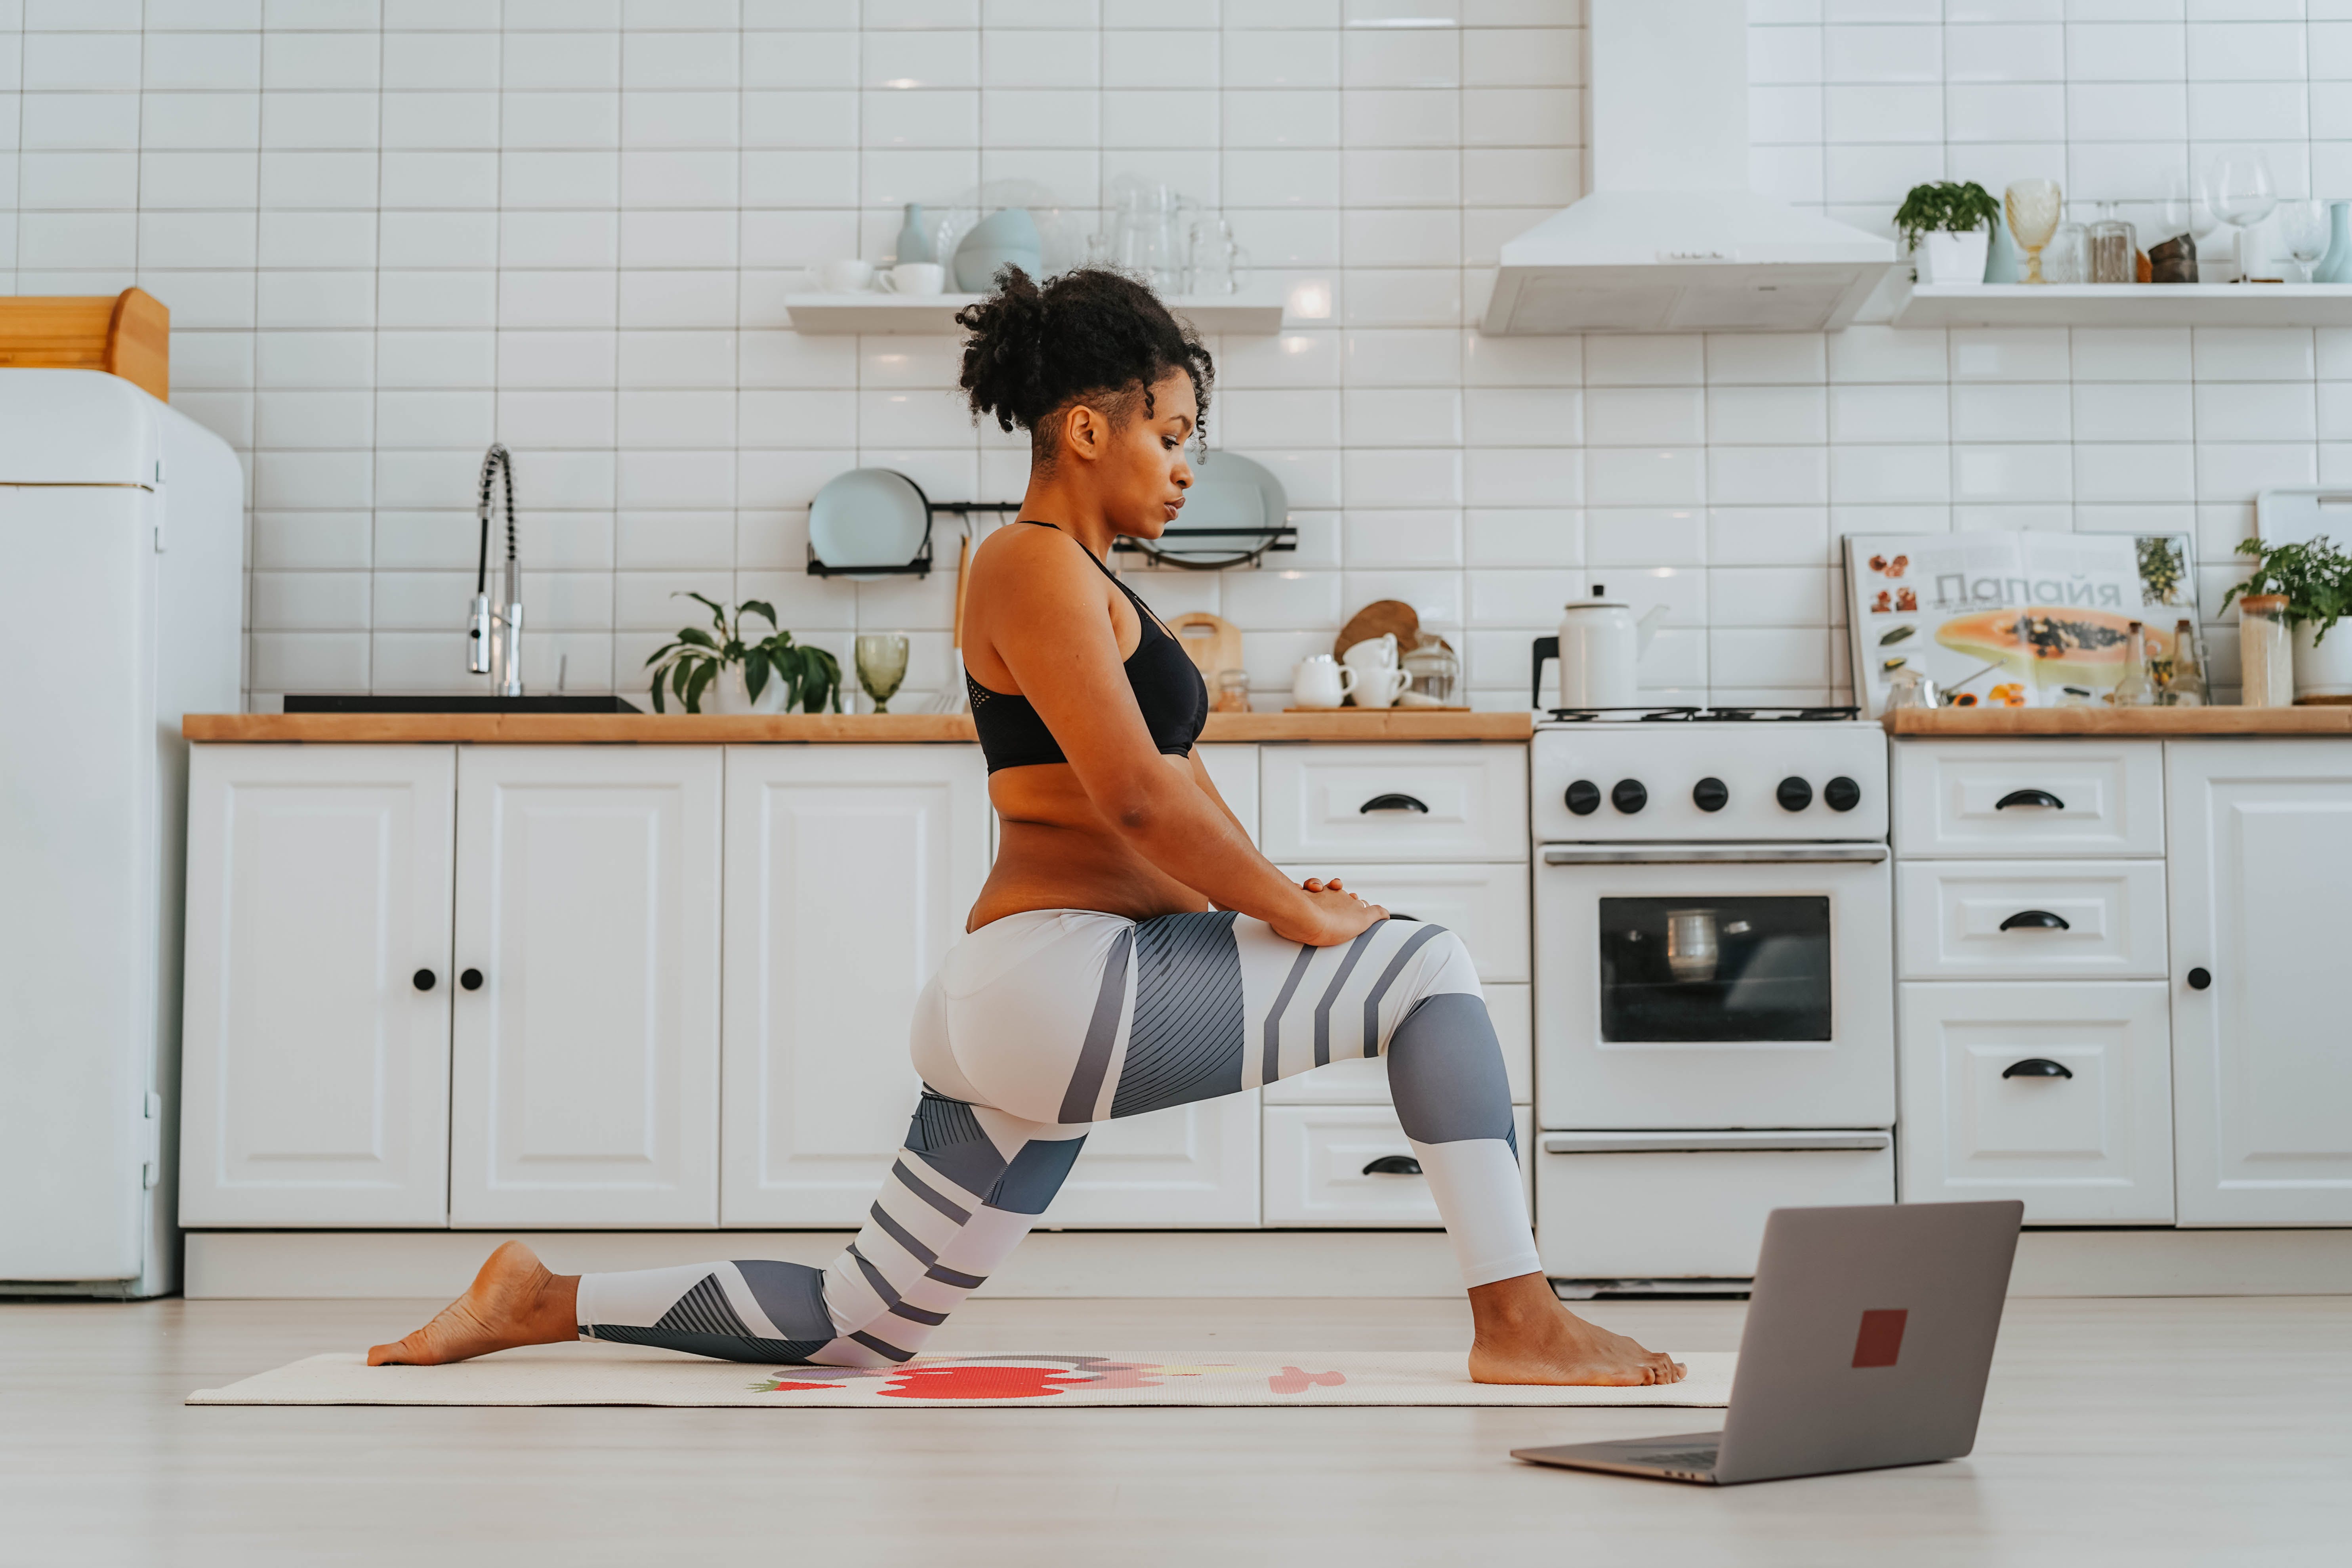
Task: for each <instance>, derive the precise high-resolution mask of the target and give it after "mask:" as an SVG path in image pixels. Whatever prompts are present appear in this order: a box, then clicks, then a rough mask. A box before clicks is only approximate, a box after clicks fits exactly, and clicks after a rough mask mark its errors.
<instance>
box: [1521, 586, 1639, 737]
mask: <svg viewBox="0 0 2352 1568" xmlns="http://www.w3.org/2000/svg"><path fill="white" fill-rule="evenodd" d="M1608 592H1609V590H1608V589H1606V588H1604V587H1602V586H1601V584H1598V583H1595V584H1592V596H1591V598H1589V599H1574V600H1571V601H1570V602H1569V604H1568V605H1567V606H1566V607H1565V608H1564V609H1563V611H1562V612H1561V615H1560V617H1559V637H1557V638H1553V637H1542V638H1538V640H1537V643H1536V658H1537V661H1538V667H1540V664H1541V661H1542V659H1543V657H1544V655H1545V653H1546V652H1548V651H1553V652H1556V653H1557V654H1558V657H1559V705H1560V706H1561V707H1562V708H1631V707H1633V705H1634V689H1635V687H1636V686H1637V685H1638V684H1639V680H1638V677H1637V671H1638V669H1639V667H1640V665H1641V662H1642V655H1643V653H1644V652H1645V651H1647V650H1648V648H1649V646H1650V639H1651V638H1653V637H1655V636H1657V631H1658V623H1659V622H1660V621H1661V620H1663V619H1664V618H1665V614H1666V606H1665V605H1654V606H1652V607H1651V608H1650V609H1648V610H1646V611H1644V612H1643V614H1642V615H1641V616H1640V617H1639V618H1638V619H1637V618H1636V617H1635V616H1634V615H1633V610H1632V609H1631V608H1630V607H1629V606H1627V605H1624V604H1623V603H1622V602H1621V601H1619V600H1615V599H1611V598H1609V597H1607V596H1606V595H1608ZM1547 644H1549V645H1551V647H1550V648H1549V649H1548V648H1547V647H1546V645H1547ZM1538 706H1540V704H1538Z"/></svg>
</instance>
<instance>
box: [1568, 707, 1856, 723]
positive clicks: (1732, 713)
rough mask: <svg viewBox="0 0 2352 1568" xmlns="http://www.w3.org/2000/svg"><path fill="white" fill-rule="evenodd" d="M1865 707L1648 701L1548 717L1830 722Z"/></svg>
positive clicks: (1572, 710)
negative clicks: (1688, 704) (1725, 705)
mask: <svg viewBox="0 0 2352 1568" xmlns="http://www.w3.org/2000/svg"><path fill="white" fill-rule="evenodd" d="M1861 714H1862V710H1861V709H1859V708H1852V707H1843V708H1842V707H1826V706H1825V707H1817V708H1691V707H1667V708H1654V707H1650V706H1647V705H1643V706H1639V707H1633V708H1554V709H1550V710H1549V721H1550V722H1552V723H1555V724H1590V723H1593V722H1596V721H1601V720H1614V721H1619V722H1623V721H1633V722H1636V723H1643V724H1800V723H1827V722H1835V721H1843V720H1848V719H1854V718H1859V717H1860V716H1861Z"/></svg>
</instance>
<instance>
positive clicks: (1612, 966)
mask: <svg viewBox="0 0 2352 1568" xmlns="http://www.w3.org/2000/svg"><path fill="white" fill-rule="evenodd" d="M1531 766H1532V776H1531V781H1530V782H1531V785H1532V789H1531V797H1532V802H1533V805H1532V823H1533V828H1534V838H1535V843H1536V846H1537V849H1536V859H1537V869H1536V894H1535V938H1536V972H1535V973H1536V1057H1537V1063H1538V1089H1537V1116H1538V1125H1539V1127H1540V1128H1541V1129H1542V1131H1540V1132H1539V1133H1538V1138H1537V1152H1536V1156H1535V1157H1536V1160H1537V1162H1538V1163H1537V1181H1538V1186H1539V1189H1540V1201H1539V1205H1538V1213H1539V1215H1540V1224H1539V1226H1538V1242H1539V1244H1540V1246H1541V1249H1542V1252H1543V1256H1544V1264H1545V1268H1546V1270H1547V1271H1548V1272H1549V1273H1550V1274H1552V1275H1553V1276H1554V1277H1556V1278H1559V1279H1566V1280H1569V1281H1570V1282H1571V1288H1574V1286H1576V1285H1579V1284H1580V1285H1581V1287H1582V1288H1584V1289H1598V1288H1606V1287H1609V1286H1617V1287H1630V1288H1635V1289H1639V1288H1649V1289H1709V1288H1732V1286H1731V1285H1730V1284H1728V1283H1718V1282H1734V1281H1739V1280H1743V1279H1746V1278H1747V1277H1748V1276H1750V1275H1752V1274H1753V1273H1754V1270H1755V1259H1756V1253H1757V1248H1758V1247H1759V1244H1760V1242H1761V1239H1762V1236H1763V1225H1764V1217H1765V1215H1767V1214H1769V1212H1770V1211H1771V1210H1772V1209H1774V1208H1777V1207H1782V1206H1786V1205H1806V1204H1835V1203H1886V1202H1891V1201H1892V1200H1893V1198H1894V1195H1895V1177H1894V1171H1895V1164H1894V1131H1893V1130H1894V1123H1895V1006H1894V954H1893V942H1892V937H1891V926H1892V923H1893V892H1892V886H1891V877H1890V868H1889V865H1888V859H1887V847H1886V825H1887V810H1886V795H1887V763H1886V739H1885V731H1882V730H1881V729H1880V728H1879V727H1878V726H1877V725H1875V724H1872V723H1865V722H1858V721H1855V720H1854V719H1853V716H1852V711H1851V710H1841V709H1735V710H1704V709H1673V708H1664V709H1642V710H1617V711H1609V712H1601V713H1581V714H1580V713H1557V714H1555V715H1554V716H1553V718H1552V719H1551V720H1550V721H1546V722H1540V723H1538V726H1537V730H1536V737H1535V745H1534V751H1533V759H1532V764H1531Z"/></svg>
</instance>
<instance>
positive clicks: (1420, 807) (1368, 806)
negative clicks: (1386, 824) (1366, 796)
mask: <svg viewBox="0 0 2352 1568" xmlns="http://www.w3.org/2000/svg"><path fill="white" fill-rule="evenodd" d="M1370 811H1417V812H1419V813H1421V815H1422V816H1428V815H1429V806H1428V805H1427V804H1426V803H1425V802H1423V801H1418V800H1415V799H1414V798H1413V797H1412V796H1411V795H1396V794H1393V793H1391V794H1389V795H1374V796H1372V798H1371V799H1370V800H1368V801H1366V802H1364V804H1363V805H1360V806H1358V807H1356V815H1357V816H1363V815H1364V814H1365V813H1366V812H1370Z"/></svg>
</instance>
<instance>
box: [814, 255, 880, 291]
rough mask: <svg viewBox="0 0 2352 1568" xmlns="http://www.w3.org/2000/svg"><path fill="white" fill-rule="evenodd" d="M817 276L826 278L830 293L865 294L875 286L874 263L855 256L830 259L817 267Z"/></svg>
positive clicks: (827, 289) (826, 287) (827, 288)
mask: <svg viewBox="0 0 2352 1568" xmlns="http://www.w3.org/2000/svg"><path fill="white" fill-rule="evenodd" d="M817 277H818V278H820V279H823V280H824V291H825V292H826V293H828V294H863V293H864V292H866V289H869V288H871V287H872V286H873V283H874V264H873V263H872V262H870V261H859V260H856V259H855V258H852V259H850V260H847V261H828V262H826V263H825V264H824V266H822V267H820V268H817Z"/></svg>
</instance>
